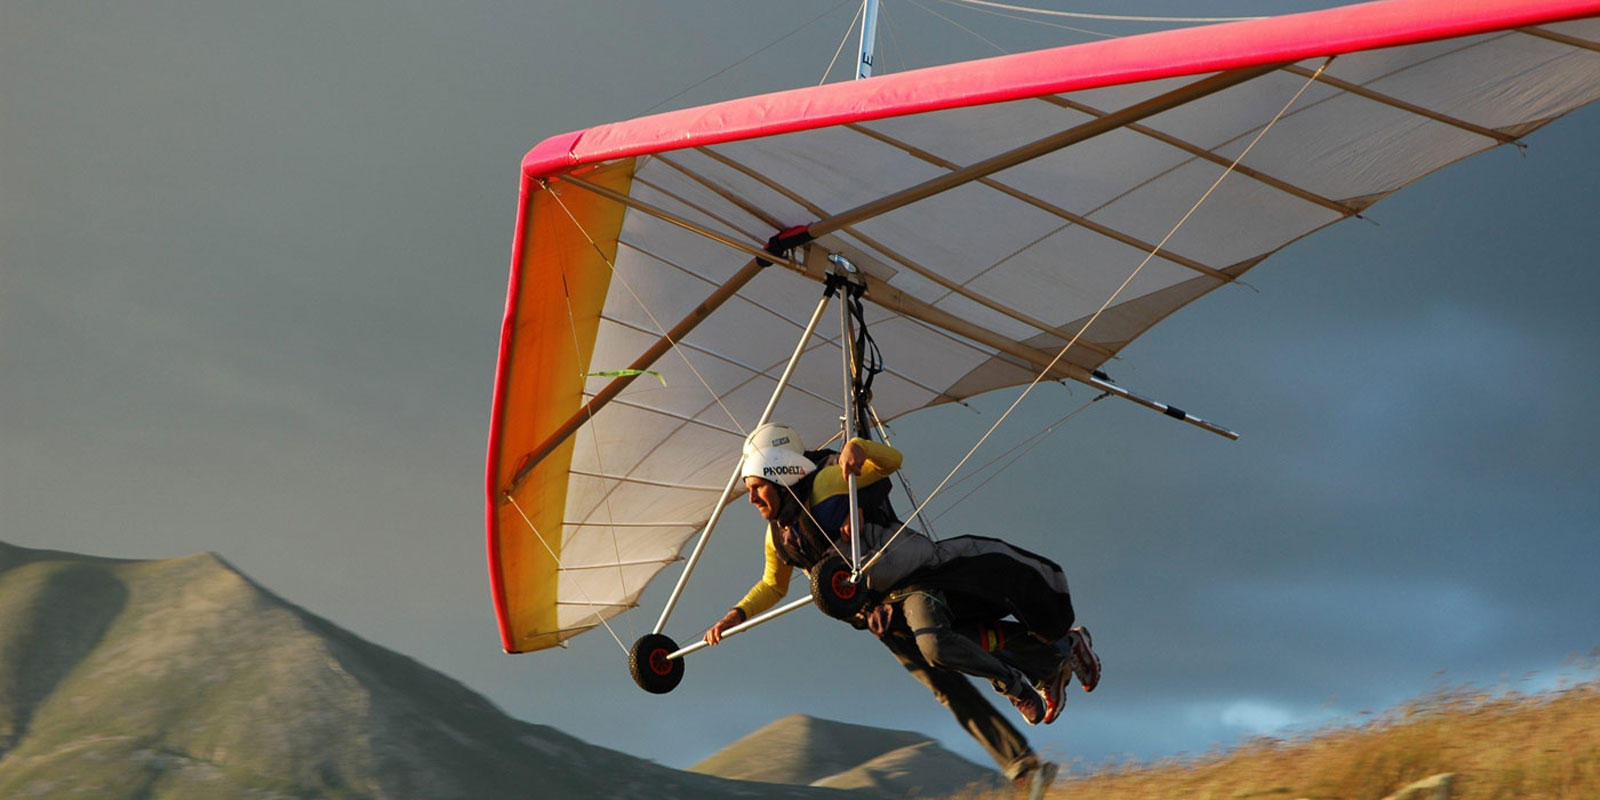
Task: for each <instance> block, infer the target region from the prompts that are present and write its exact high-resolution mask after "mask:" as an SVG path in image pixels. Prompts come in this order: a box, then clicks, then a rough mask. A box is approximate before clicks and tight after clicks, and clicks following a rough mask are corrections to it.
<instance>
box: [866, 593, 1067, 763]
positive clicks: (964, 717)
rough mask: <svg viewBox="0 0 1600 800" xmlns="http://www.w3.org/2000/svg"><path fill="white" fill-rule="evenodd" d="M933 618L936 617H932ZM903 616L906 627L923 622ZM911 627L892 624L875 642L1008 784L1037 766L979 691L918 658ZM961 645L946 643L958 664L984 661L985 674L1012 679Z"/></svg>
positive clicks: (1008, 724) (979, 653)
mask: <svg viewBox="0 0 1600 800" xmlns="http://www.w3.org/2000/svg"><path fill="white" fill-rule="evenodd" d="M916 605H921V604H916ZM934 613H937V611H935V612H934ZM906 616H907V619H906V620H905V622H911V621H912V618H918V621H925V620H922V619H921V617H922V612H921V611H920V609H919V611H918V612H917V613H915V614H913V613H908V614H907V615H906ZM915 627H916V626H915V623H912V624H910V625H907V624H904V623H902V624H896V625H895V626H894V627H893V628H892V629H890V631H889V632H887V633H886V634H885V635H883V636H882V637H880V640H881V641H882V642H883V643H884V646H886V647H888V648H889V652H891V653H893V654H894V657H895V658H896V659H898V660H899V661H900V665H901V666H903V667H905V668H906V671H907V672H909V673H911V675H912V677H914V678H916V679H917V680H919V681H921V682H922V684H923V685H924V686H927V687H928V689H929V690H930V691H932V692H933V696H934V697H936V698H938V700H939V702H940V703H941V704H943V705H944V706H945V707H946V708H948V709H950V713H952V714H954V715H955V717H956V721H957V722H959V723H960V724H961V727H962V728H964V729H965V730H966V731H967V733H968V734H970V735H971V736H972V738H974V739H976V740H977V741H978V744H980V745H982V746H983V749H984V750H985V751H987V752H988V753H989V757H990V758H992V759H994V762H995V763H996V764H998V765H1000V769H1001V770H1002V771H1003V772H1004V773H1005V775H1006V777H1007V778H1015V777H1016V776H1018V775H1020V774H1022V773H1023V772H1026V771H1028V770H1029V769H1032V768H1033V767H1035V766H1037V764H1038V763H1039V761H1038V758H1037V757H1036V756H1035V755H1034V753H1033V748H1032V747H1030V746H1028V740H1027V739H1025V738H1023V736H1022V733H1021V732H1019V731H1018V730H1017V728H1016V726H1014V725H1012V724H1011V721H1010V720H1009V719H1008V718H1007V717H1006V716H1005V715H1004V714H1002V713H1001V712H1000V710H999V709H997V708H995V706H994V704H993V703H990V702H989V700H988V699H987V698H985V697H984V696H983V695H984V693H983V692H982V691H981V690H979V689H978V687H976V686H973V685H972V682H971V681H969V680H967V678H966V676H964V675H962V674H961V673H960V672H956V671H954V670H952V669H949V668H939V667H935V666H932V665H931V664H930V663H929V660H928V659H927V658H926V657H925V656H924V654H923V652H924V651H923V648H922V647H921V646H919V642H918V637H917V635H916V634H914V633H913V630H915ZM942 627H943V630H945V631H947V632H948V631H950V628H949V625H948V621H946V624H945V625H944V626H942ZM957 638H961V637H957ZM965 641H966V643H967V646H966V647H963V646H961V645H960V644H959V643H956V642H948V641H947V642H946V643H947V644H949V645H950V647H951V651H950V652H951V653H952V657H954V658H957V659H969V658H970V659H973V662H971V663H976V664H983V663H985V662H984V661H983V659H987V661H988V662H992V665H991V666H988V668H989V669H991V670H993V671H995V673H996V674H1004V675H1007V676H1009V674H1010V673H1011V669H1010V668H1009V667H1007V666H1005V665H1004V664H1001V663H1000V662H999V661H997V660H996V659H995V658H994V657H993V656H991V655H989V654H988V653H985V652H984V651H983V648H982V647H980V646H979V645H978V644H977V643H976V642H973V641H972V640H971V639H966V640H965ZM973 651H976V653H977V656H974V655H973ZM963 663H969V662H963ZM1001 671H1003V673H1002V672H1001ZM985 677H986V676H985Z"/></svg>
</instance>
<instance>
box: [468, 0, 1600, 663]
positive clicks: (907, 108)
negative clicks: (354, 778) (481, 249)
mask: <svg viewBox="0 0 1600 800" xmlns="http://www.w3.org/2000/svg"><path fill="white" fill-rule="evenodd" d="M1596 15H1600V0H1389V2H1378V3H1370V4H1365V5H1358V6H1350V7H1343V8H1336V9H1330V10H1326V11H1318V12H1311V13H1306V14H1299V15H1293V16H1286V17H1278V18H1271V19H1264V20H1256V21H1250V22H1239V23H1230V24H1225V25H1217V26H1211V27H1206V28H1192V29H1187V30H1179V31H1168V32H1163V33H1157V34H1150V35H1145V36H1138V37H1131V38H1126V39H1119V40H1111V41H1105V42H1096V43H1092V44H1086V45H1077V46H1072V47H1066V48H1061V49H1056V50H1048V51H1041V52H1034V53H1026V54H1020V55H1016V56H1009V57H1003V58H996V59H990V60H986V61H980V62H971V63H965V64H957V65H951V66H946V67H939V68H933V69H927V70H921V71H917V72H908V73H902V74H897V75H890V76H885V77H879V78H873V79H870V80H864V81H856V82H851V83H844V84H835V85H829V86H823V87H817V88H813V89H805V90H797V91H792V92H785V93H779V94H773V95H766V96H762V97H755V98H749V99H745V100H738V101H732V102H727V103H721V104H717V105H712V106H706V107H702V108H696V109H690V110H686V111H677V112H671V113H666V114H660V115H657V116H653V117H648V118H644V119H639V120H634V121H630V122H623V123H617V124H613V125H605V126H600V127H597V128H592V129H589V130H586V131H582V132H578V133H573V134H568V135H565V136H559V137H555V138H553V139H550V140H548V141H546V142H544V143H543V144H541V145H539V146H538V147H536V148H535V149H534V150H533V151H531V152H530V153H529V154H528V156H527V158H526V159H525V160H524V162H523V184H522V195H521V208H520V211H519V214H518V228H517V235H516V239H515V244H514V253H513V261H512V266H511V281H510V287H509V292H508V298H507V305H506V316H505V325H504V329H503V332H502V335H501V342H500V360H499V367H498V374H497V380H496V385H495V395H494V405H493V421H492V429H491V432H490V441H489V456H488V468H487V494H488V509H487V517H488V520H487V522H488V550H489V564H490V574H491V580H492V588H493V593H494V601H495V607H496V610H497V613H498V615H499V620H500V626H501V633H502V639H503V645H504V647H505V649H506V650H507V651H511V652H522V651H528V650H536V649H540V648H544V647H549V646H552V645H556V644H559V643H560V642H562V641H564V640H565V639H567V638H569V637H571V636H573V635H576V634H578V633H580V632H582V631H584V630H587V629H590V628H593V627H595V626H596V625H598V624H600V622H601V620H602V619H605V618H609V617H611V616H613V615H615V614H617V613H620V612H622V611H624V610H626V609H627V608H629V607H630V606H632V605H633V604H634V603H635V602H636V601H637V599H638V597H639V595H640V593H641V592H642V591H643V589H644V587H645V586H646V585H647V583H648V582H649V581H650V579H651V578H652V577H653V576H654V575H656V574H657V573H658V572H659V571H660V570H662V569H663V568H664V567H665V566H667V565H668V564H670V563H671V562H673V561H675V560H677V559H678V558H679V552H680V550H681V549H682V548H683V546H684V543H685V542H686V541H687V540H688V539H689V538H690V537H691V536H693V535H694V533H695V532H696V531H697V530H698V529H699V527H700V526H701V525H702V524H703V523H704V522H705V521H706V519H707V517H708V515H709V514H710V512H711V509H712V508H713V507H714V506H715V505H716V503H717V501H718V499H719V497H720V495H721V492H722V489H723V486H724V484H725V482H726V480H727V475H728V471H729V470H730V469H731V466H732V464H733V463H734V461H735V460H736V459H737V456H738V453H739V446H740V442H741V439H742V436H743V432H744V430H745V429H747V428H748V427H750V426H751V425H753V424H754V422H755V420H756V419H757V417H758V416H759V415H760V412H761V409H762V408H763V406H764V404H765V402H766V400H767V397H768V394H769V392H770V391H771V389H772V387H773V385H774V380H775V377H776V373H777V371H778V370H779V369H781V367H782V365H783V363H784V362H785V360H786V359H787V358H788V356H789V354H790V351H791V349H792V348H793V347H794V342H795V341H796V339H797V336H798V334H799V332H800V330H801V328H802V327H803V326H804V324H805V322H806V320H807V318H808V316H809V314H810V312H811V309H812V308H813V306H814V305H815V303H816V301H817V299H818V297H819V294H820V284H819V283H818V281H819V280H820V277H821V275H822V274H823V272H824V270H825V269H826V267H827V262H826V258H823V257H820V256H819V254H826V253H840V254H843V255H845V256H847V257H848V258H849V259H850V260H851V261H852V262H854V263H855V264H856V265H858V266H860V267H861V268H862V270H863V271H864V272H865V274H866V276H867V282H868V291H867V296H866V297H867V300H868V308H869V314H870V316H869V320H870V322H871V325H872V331H873V334H874V336H875V338H876V340H877V342H878V343H879V345H880V346H881V348H882V350H883V352H884V353H885V354H886V356H887V358H886V361H887V366H888V371H887V372H885V373H884V374H883V375H881V376H880V377H879V378H878V380H877V382H876V384H875V397H874V399H875V404H876V406H877V408H878V410H879V411H880V413H882V414H883V415H884V416H885V417H893V416H896V415H900V414H904V413H906V412H909V411H912V410H915V409H918V408H922V407H925V406H928V405H932V404H937V403H944V402H950V401H955V400H960V399H962V398H965V397H969V396H971V395H975V394H978V393H981V392H987V391H990V390H993V389H996V388H1000V387H1005V386H1009V385H1015V384H1019V383H1025V382H1028V381H1030V380H1032V379H1033V377H1034V376H1035V375H1036V374H1038V373H1039V372H1040V370H1042V369H1043V368H1044V367H1045V366H1046V365H1047V364H1049V363H1050V362H1051V360H1052V359H1053V358H1054V357H1055V356H1056V354H1057V353H1058V352H1059V351H1060V350H1061V348H1062V347H1063V346H1064V345H1065V344H1066V343H1067V342H1068V341H1072V340H1074V337H1078V338H1077V339H1076V343H1075V344H1074V346H1072V347H1071V348H1070V350H1069V351H1068V352H1067V353H1066V355H1065V358H1064V359H1062V362H1061V363H1060V364H1058V365H1057V367H1056V368H1055V370H1054V374H1053V376H1052V377H1056V378H1074V377H1077V378H1081V377H1083V376H1084V375H1085V374H1086V371H1088V370H1093V369H1095V368H1097V367H1098V366H1099V365H1101V364H1102V363H1103V362H1105V361H1106V360H1107V359H1109V358H1112V357H1113V356H1115V355H1116V354H1117V353H1118V352H1119V351H1120V350H1121V349H1122V348H1123V347H1124V346H1126V345H1127V344H1128V343H1129V342H1131V341H1132V340H1133V339H1134V338H1135V337H1137V336H1138V335H1140V334H1141V333H1143V332H1144V331H1146V330H1148V329H1149V328H1150V327H1151V326H1153V325H1155V324H1156V323H1157V322H1159V321H1160V320H1161V319H1163V318H1165V317H1166V316H1167V315H1168V314H1171V313H1172V312H1174V311H1176V310H1177V309H1179V308H1181V307H1182V306H1184V305H1185V304H1187V303H1189V302H1191V301H1193V300H1195V299H1196V298H1198V297H1200V296H1201V295H1204V294H1205V293H1207V292H1210V291H1212V290H1213V289H1216V288H1218V287H1221V286H1224V285H1226V284H1228V283H1229V282H1230V281H1233V280H1235V279H1237V278H1238V277H1239V276H1240V275H1242V274H1243V273H1245V272H1246V271H1247V270H1249V269H1251V268H1252V267H1254V266H1255V265H1256V264H1258V263H1260V262H1261V261H1262V260H1263V259H1265V258H1267V257H1268V256H1270V255H1272V254H1273V253H1276V252H1277V251H1278V250H1280V249H1282V248H1283V247H1284V246H1286V245H1288V244H1289V243H1291V242H1294V241H1296V240H1298V239H1300V238H1301V237H1303V236H1306V235H1308V234H1310V233H1312V232H1314V231H1316V230H1318V229H1321V228H1323V227H1325V226H1327V225H1330V224H1332V223H1334V222H1337V221H1339V220H1341V219H1344V218H1346V217H1349V216H1352V215H1356V214H1360V213H1361V212H1362V211H1363V210H1364V209H1366V208H1367V207H1369V206H1370V205H1372V204H1373V203H1374V202H1376V201H1377V200H1379V199H1381V198H1383V197H1385V196H1387V195H1388V194H1389V193H1391V192H1394V191H1395V190H1397V189H1399V188H1401V187H1403V186H1405V185H1407V184H1409V183H1411V182H1412V181H1415V180H1417V179H1418V178H1421V177H1423V176H1425V175H1427V174H1429V173H1431V172H1433V171H1435V170H1437V169H1439V168H1441V167H1444V166H1446V165H1449V164H1451V163H1453V162H1456V161H1458V160H1460V159H1463V158H1466V157H1467V156H1470V155H1473V154H1475V153H1479V152H1482V151H1484V150H1487V149H1490V148H1493V147H1496V146H1498V145H1501V144H1505V143H1508V142H1513V141H1515V140H1516V139H1518V138H1519V137H1522V136H1524V135H1526V134H1528V133H1529V132H1530V131H1533V130H1536V129H1538V128H1539V127H1541V126H1543V125H1545V124H1547V123H1549V122H1551V121H1552V120H1554V119H1556V118H1558V117H1560V116H1561V115H1563V114H1565V113H1567V112H1569V111H1572V110H1573V109H1575V108H1578V107H1579V106H1582V105H1584V104H1586V103H1589V102H1591V101H1593V100H1595V99H1596V98H1597V97H1600V44H1597V43H1600V20H1597V19H1596V18H1595V17H1596ZM1329 58H1332V61H1331V62H1329V61H1328V59H1329ZM1325 64H1326V69H1325V70H1323V71H1322V72H1321V73H1320V74H1317V70H1318V69H1319V68H1322V67H1323V66H1324V65H1325ZM1313 76H1315V80H1312V77H1313ZM1308 83H1309V86H1308ZM1302 89H1304V92H1303V94H1301V95H1300V97H1299V99H1298V100H1296V101H1295V102H1294V103H1293V105H1291V106H1290V107H1289V108H1288V110H1287V112H1286V113H1284V114H1283V115H1282V117H1281V118H1280V119H1278V120H1277V122H1276V123H1275V124H1273V125H1272V126H1271V129H1270V131H1269V132H1268V133H1267V135H1265V136H1264V137H1262V138H1261V140H1260V142H1259V143H1258V144H1256V145H1255V146H1254V147H1253V148H1252V149H1250V150H1249V152H1248V154H1247V155H1246V156H1245V157H1244V158H1243V159H1242V161H1241V162H1240V163H1239V164H1238V167H1237V169H1236V170H1234V172H1233V173H1232V174H1230V175H1229V177H1228V178H1227V179H1226V180H1225V181H1223V182H1222V183H1221V184H1220V185H1219V186H1218V188H1217V189H1216V191H1215V192H1214V193H1213V194H1212V196H1210V197H1209V198H1208V199H1207V200H1206V201H1205V202H1204V203H1202V204H1201V205H1200V206H1199V208H1198V210H1197V212H1196V213H1195V214H1194V215H1193V216H1192V217H1190V218H1189V219H1188V220H1187V221H1186V222H1184V223H1183V224H1182V225H1181V226H1179V227H1177V231H1176V234H1175V235H1173V236H1171V238H1170V239H1166V241H1165V244H1162V245H1161V247H1160V248H1159V251H1158V252H1156V255H1155V256H1154V257H1150V254H1151V253H1152V252H1153V251H1157V245H1158V244H1159V243H1162V242H1163V240H1164V239H1165V237H1167V235H1168V233H1169V231H1171V230H1172V229H1173V227H1174V226H1175V225H1177V223H1178V221H1179V220H1180V218H1182V217H1183V215H1184V214H1185V213H1186V212H1187V211H1188V209H1189V208H1190V206H1191V205H1192V204H1193V203H1194V202H1195V201H1196V200H1198V199H1199V198H1200V197H1201V195H1202V194H1204V193H1205V192H1206V191H1207V189H1208V187H1210V186H1211V185H1212V183H1213V182H1214V181H1216V179H1217V178H1218V176H1220V175H1222V174H1223V172H1224V171H1225V170H1226V169H1227V168H1228V166H1229V165H1230V164H1231V163H1233V162H1234V160H1235V159H1236V158H1238V157H1239V155H1240V154H1241V153H1242V152H1244V150H1245V148H1246V146H1247V145H1249V144H1250V142H1251V141H1252V140H1253V139H1254V138H1255V137H1256V135H1257V134H1258V133H1260V132H1261V130H1262V129H1263V127H1264V126H1267V125H1268V123H1269V122H1270V121H1271V120H1272V119H1273V118H1274V116H1275V115H1277V114H1278V113H1279V112H1280V111H1281V110H1282V109H1283V108H1284V106H1285V104H1286V103H1288V102H1289V100H1290V98H1292V97H1294V96H1295V95H1296V93H1297V92H1301V90H1302ZM797 226H804V227H803V228H801V230H802V231H803V232H804V235H802V236H799V237H795V238H792V239H791V240H790V243H791V244H793V243H796V242H803V241H805V240H806V239H813V240H814V242H813V243H812V246H813V247H814V248H815V249H814V250H807V249H806V248H797V249H794V250H793V251H792V252H789V251H785V252H789V257H788V258H775V257H769V258H768V259H767V260H770V261H774V262H776V263H773V265H772V266H768V267H765V268H763V267H762V266H761V262H760V261H759V260H758V259H757V256H758V255H759V254H761V253H762V251H763V249H764V248H765V247H766V246H767V243H768V242H769V240H771V239H772V237H773V236H774V235H775V234H777V233H779V232H780V231H785V230H788V229H794V228H796V227H797ZM774 249H775V250H782V249H783V248H774ZM807 253H810V255H807ZM1147 258H1148V264H1146V265H1145V266H1144V267H1143V268H1142V269H1138V271H1137V274H1136V275H1135V277H1133V279H1132V281H1131V283H1129V284H1128V285H1127V286H1126V287H1125V288H1123V289H1121V290H1120V291H1119V290H1118V287H1119V285H1121V284H1122V283H1123V282H1124V281H1125V280H1127V279H1128V278H1129V276H1130V275H1134V274H1135V268H1137V267H1139V265H1140V264H1141V263H1143V262H1145V261H1146V260H1147ZM1113 297H1114V298H1115V299H1114V300H1112V301H1111V302H1110V304H1109V306H1108V307H1107V308H1106V309H1105V311H1104V313H1102V314H1100V315H1099V316H1098V317H1097V318H1095V321H1094V323H1093V325H1091V326H1089V327H1088V329H1087V330H1083V326H1084V323H1085V321H1086V320H1089V319H1090V318H1091V317H1094V316H1095V314H1096V312H1097V311H1098V310H1100V309H1101V307H1102V305H1104V304H1106V303H1107V301H1108V300H1110V299H1111V298H1113ZM1080 332H1081V336H1079V334H1080ZM840 358H841V357H840V352H839V348H838V333H837V331H834V332H833V333H832V335H831V336H824V337H822V338H821V339H819V340H816V341H814V342H813V346H812V349H811V351H810V352H808V354H807V355H806V357H805V358H804V359H803V360H802V361H801V363H800V366H799V369H798V372H797V374H796V376H795V381H794V384H793V386H792V387H791V389H790V390H789V392H788V394H786V395H785V396H784V400H783V406H782V410H781V414H780V416H781V418H782V419H783V420H785V421H786V422H788V423H789V424H792V425H796V426H798V427H800V428H801V430H806V431H827V430H832V429H834V428H835V427H836V420H837V417H838V414H839V411H838V408H839V405H840V402H839V401H840V389H839V388H838V382H839V379H838V373H839V366H838V365H839V363H840Z"/></svg>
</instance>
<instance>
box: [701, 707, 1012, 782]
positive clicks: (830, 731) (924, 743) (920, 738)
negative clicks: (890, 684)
mask: <svg viewBox="0 0 1600 800" xmlns="http://www.w3.org/2000/svg"><path fill="white" fill-rule="evenodd" d="M689 769H690V771H691V772H699V773H704V774H707V775H717V776H721V777H724V778H734V779H738V780H746V781H766V782H771V783H787V784H800V785H809V786H826V787H831V788H836V789H862V790H867V793H869V794H873V795H877V796H882V797H910V796H916V797H942V796H945V795H949V794H954V793H956V792H959V791H962V790H964V789H966V788H968V787H970V786H972V785H973V784H982V785H984V786H985V787H993V786H998V785H1000V784H999V780H1000V776H999V773H997V772H995V771H993V770H990V769H985V768H983V767H980V766H978V765H977V764H974V763H972V762H970V761H967V760H966V759H964V758H962V757H960V756H958V755H956V754H955V753H952V752H950V751H948V750H946V749H944V748H943V747H940V746H939V743H938V742H936V741H934V740H933V739H930V738H928V737H927V736H924V735H922V734H920V733H913V732H911V731H896V730H888V729H884V728H872V727H867V726H864V725H850V724H847V723H843V722H834V721H832V720H825V719H816V718H814V717H808V716H805V715H803V714H793V715H790V716H787V717H784V718H782V719H780V720H777V721H775V722H772V723H771V724H768V725H767V726H766V727H763V728H761V729H760V730H757V731H756V732H754V733H752V734H750V735H749V736H746V737H744V738H743V739H740V740H739V741H737V742H734V743H733V744H731V745H728V746H727V747H725V748H723V749H722V750H719V751H717V752H716V753H715V754H713V755H712V756H711V757H710V758H707V759H706V760H704V761H701V762H700V763H698V764H696V765H694V766H692V767H690V768H689Z"/></svg>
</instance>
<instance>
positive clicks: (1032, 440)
mask: <svg viewBox="0 0 1600 800" xmlns="http://www.w3.org/2000/svg"><path fill="white" fill-rule="evenodd" d="M1110 396H1111V393H1110V392H1101V393H1100V394H1098V395H1095V396H1094V397H1093V398H1092V399H1090V400H1089V402H1087V403H1084V404H1083V405H1081V406H1078V407H1077V408H1075V409H1073V410H1071V411H1068V412H1067V413H1066V414H1065V415H1064V416H1062V417H1061V418H1060V419H1058V420H1056V421H1055V422H1052V423H1050V424H1049V425H1046V426H1045V427H1044V428H1043V429H1042V430H1039V431H1036V432H1034V434H1033V435H1032V436H1029V437H1028V438H1026V439H1023V440H1022V441H1020V442H1018V443H1016V444H1015V445H1012V447H1011V449H1010V450H1007V451H1005V452H1004V453H1001V454H1000V455H997V456H995V457H994V458H992V459H989V462H988V463H986V464H984V465H983V466H980V467H977V468H975V469H973V470H972V471H971V472H969V473H967V474H966V475H963V476H962V477H961V478H960V479H959V480H957V481H956V482H954V483H952V484H950V485H949V486H947V487H945V488H947V489H954V488H955V487H957V486H960V485H961V484H963V483H966V482H967V481H968V480H971V479H972V478H975V477H977V476H979V475H981V474H983V471H984V470H986V469H988V468H990V467H992V466H994V465H995V464H997V463H999V462H1000V460H1002V459H1005V458H1006V457H1007V456H1010V457H1011V458H1010V460H1008V461H1006V463H1005V464H1004V465H1002V466H1000V467H999V468H997V469H995V470H994V472H992V473H990V475H989V476H988V477H986V478H984V479H983V482H982V483H979V484H978V485H977V486H974V487H972V488H971V489H968V490H967V493H966V494H964V495H961V496H960V497H958V498H956V499H954V500H952V501H950V505H948V506H945V507H944V508H943V509H942V510H940V511H939V513H937V514H934V515H932V516H923V518H922V521H923V523H924V524H926V523H927V522H928V520H930V519H938V518H940V517H943V516H944V515H945V514H948V513H950V512H951V511H953V510H955V508H956V506H959V505H961V504H962V503H964V502H966V501H967V498H969V497H971V496H972V495H973V494H974V493H976V492H977V491H978V490H979V489H982V488H983V487H985V486H988V485H989V482H990V481H992V480H994V479H995V478H998V477H1000V475H1001V473H1003V472H1005V471H1006V470H1008V469H1011V466H1012V465H1013V464H1015V463H1017V461H1018V460H1019V459H1021V458H1022V457H1023V456H1025V455H1027V454H1028V453H1029V452H1031V451H1032V450H1033V448H1035V447H1038V446H1039V445H1041V444H1044V440H1045V439H1048V438H1050V435H1051V434H1053V433H1055V432H1056V430H1057V429H1058V428H1060V427H1061V426H1062V425H1065V424H1067V422H1069V421H1070V420H1071V419H1072V418H1073V417H1076V416H1078V415H1079V414H1081V413H1083V412H1085V411H1087V410H1089V406H1092V405H1094V404H1095V403H1098V402H1100V401H1101V400H1104V399H1106V398H1107V397H1110ZM1013 454H1015V455H1013Z"/></svg>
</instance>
